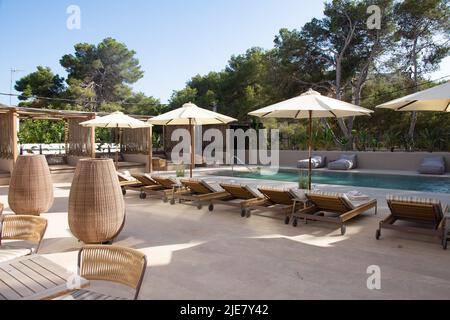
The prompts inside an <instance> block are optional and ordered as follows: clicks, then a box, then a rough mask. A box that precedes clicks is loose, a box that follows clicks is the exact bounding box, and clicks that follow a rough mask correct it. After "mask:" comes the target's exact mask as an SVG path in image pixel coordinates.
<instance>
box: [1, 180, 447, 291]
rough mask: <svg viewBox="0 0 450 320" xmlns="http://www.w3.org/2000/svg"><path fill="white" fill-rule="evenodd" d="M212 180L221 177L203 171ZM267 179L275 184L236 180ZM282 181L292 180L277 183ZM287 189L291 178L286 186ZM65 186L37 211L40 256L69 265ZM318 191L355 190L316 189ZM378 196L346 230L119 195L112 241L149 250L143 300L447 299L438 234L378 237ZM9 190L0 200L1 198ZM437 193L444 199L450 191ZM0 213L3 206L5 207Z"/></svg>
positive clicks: (72, 246) (382, 208)
mask: <svg viewBox="0 0 450 320" xmlns="http://www.w3.org/2000/svg"><path fill="white" fill-rule="evenodd" d="M207 179H208V180H210V181H211V182H213V183H218V182H220V181H222V180H223V179H225V178H222V177H220V178H219V177H208V178H207ZM235 181H236V182H246V183H251V184H259V185H261V184H264V185H267V184H272V185H276V186H280V185H281V184H280V182H274V181H260V180H258V181H254V180H248V179H246V181H242V180H239V181H238V179H235ZM282 184H283V185H289V183H282ZM290 185H292V186H294V185H295V184H290ZM69 189H70V185H69V184H57V185H55V204H54V206H53V208H52V209H51V210H50V212H49V213H47V214H44V215H43V216H44V217H45V218H47V219H48V220H49V227H48V230H47V233H46V237H45V240H44V243H43V246H42V251H41V253H42V254H44V255H45V256H46V257H48V258H49V259H51V260H53V261H55V262H56V263H59V264H61V265H63V266H64V267H66V268H69V269H71V270H76V269H75V266H76V253H77V250H78V249H79V248H80V246H81V244H80V243H79V242H78V241H77V240H76V239H74V238H73V237H72V236H71V234H70V231H69V227H68V223H67V202H68V194H69ZM321 189H322V190H337V191H348V190H352V189H354V188H351V187H350V188H347V187H337V186H336V187H333V186H326V187H325V186H321ZM359 190H362V191H363V192H365V193H368V194H370V195H371V196H373V197H376V198H377V199H378V200H379V214H378V216H374V215H373V212H372V211H370V212H368V213H366V214H365V215H364V216H362V217H360V218H357V219H356V220H354V221H352V222H351V223H350V224H349V225H348V227H347V234H346V235H345V236H341V235H340V231H339V229H338V228H337V227H336V226H333V225H330V224H326V223H309V224H308V225H303V224H300V226H299V227H297V228H294V227H292V226H291V225H289V226H286V225H284V224H283V222H282V221H281V220H275V219H270V218H266V217H261V216H256V215H254V216H252V217H251V218H250V219H245V218H241V217H240V215H239V212H238V211H234V210H231V209H229V208H227V207H223V206H216V209H215V211H214V212H213V213H212V214H211V213H209V212H208V211H207V209H206V208H205V209H203V210H200V211H199V210H197V209H196V208H194V207H191V206H186V205H180V204H177V205H175V206H170V205H169V204H164V203H162V202H161V201H160V200H155V199H147V200H140V199H139V197H138V194H137V193H135V192H132V191H130V192H128V194H127V196H126V197H125V201H126V207H127V221H126V224H125V227H124V229H123V231H122V233H121V234H120V236H119V237H118V239H117V241H116V242H115V243H116V244H117V245H122V246H130V247H133V248H137V249H139V250H142V251H143V252H144V253H146V254H147V256H148V260H149V268H148V270H147V274H146V277H145V280H144V283H143V287H142V291H141V296H140V298H141V299H448V298H450V251H444V250H443V249H442V247H441V246H440V245H439V241H438V240H437V239H433V238H430V237H427V236H416V235H409V234H402V233H397V232H394V231H389V230H386V231H384V233H383V239H382V240H380V241H377V240H375V230H376V228H377V225H378V221H379V220H380V219H381V218H383V217H385V216H386V214H387V208H386V203H385V201H384V198H385V196H386V194H387V193H396V194H405V195H406V194H408V195H410V194H411V195H417V194H419V193H416V192H401V191H400V192H399V191H389V190H381V189H366V188H359ZM7 192H8V189H7V187H0V202H3V203H7ZM422 195H424V196H434V197H435V198H439V199H441V200H442V201H444V202H446V203H450V195H444V194H422ZM6 213H10V211H9V208H6ZM370 265H378V266H380V268H381V276H382V280H381V290H376V291H371V290H368V289H367V286H366V281H367V278H368V276H369V275H368V274H367V273H366V272H367V268H368V266H370ZM94 288H96V289H97V290H98V291H100V292H104V291H106V292H107V293H110V294H111V293H112V294H118V292H119V291H117V290H118V288H116V286H111V285H110V284H104V283H101V284H95V285H94Z"/></svg>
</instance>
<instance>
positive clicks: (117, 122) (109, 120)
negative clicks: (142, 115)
mask: <svg viewBox="0 0 450 320" xmlns="http://www.w3.org/2000/svg"><path fill="white" fill-rule="evenodd" d="M80 125H81V126H83V127H90V128H115V129H117V130H118V131H119V138H118V139H117V136H116V142H118V143H119V146H120V145H121V143H122V141H121V139H122V137H121V129H123V128H128V129H138V128H149V127H151V124H149V123H145V122H143V121H140V120H138V119H135V118H132V117H130V116H127V115H126V114H124V113H123V112H119V111H117V112H114V113H111V114H110V115H107V116H104V117H97V118H95V119H92V120H89V121H85V122H82V123H80ZM117 140H118V141H117ZM115 162H116V169H118V167H119V150H117V149H116V156H115Z"/></svg>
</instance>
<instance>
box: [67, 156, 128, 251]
mask: <svg viewBox="0 0 450 320" xmlns="http://www.w3.org/2000/svg"><path fill="white" fill-rule="evenodd" d="M124 222H125V204H124V201H123V196H122V190H121V188H120V185H119V179H118V178H117V173H116V169H115V167H114V163H113V161H112V160H111V159H84V160H80V161H79V162H78V165H77V168H76V170H75V175H74V178H73V182H72V187H71V189H70V196H69V227H70V230H71V231H72V234H73V235H74V236H75V237H76V238H77V239H78V240H80V241H82V242H84V243H87V244H99V243H106V242H111V241H112V240H113V239H114V238H115V237H116V236H117V235H118V234H119V233H120V231H121V230H122V227H123V225H124Z"/></svg>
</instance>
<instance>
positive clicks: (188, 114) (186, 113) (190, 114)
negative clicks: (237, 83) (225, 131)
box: [149, 102, 237, 178]
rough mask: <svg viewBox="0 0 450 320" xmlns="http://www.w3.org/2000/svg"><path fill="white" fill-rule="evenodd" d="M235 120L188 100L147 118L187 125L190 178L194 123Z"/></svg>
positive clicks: (222, 122) (192, 159)
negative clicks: (174, 108)
mask: <svg viewBox="0 0 450 320" xmlns="http://www.w3.org/2000/svg"><path fill="white" fill-rule="evenodd" d="M233 121H237V120H236V119H234V118H231V117H228V116H225V115H223V114H220V113H217V112H213V111H210V110H206V109H202V108H199V107H198V106H196V105H195V104H193V103H191V102H189V103H186V104H184V105H183V106H182V107H181V108H178V109H176V110H172V111H169V112H167V113H164V114H162V115H160V116H157V117H154V118H152V119H150V120H149V122H150V123H151V124H154V125H163V126H171V125H173V126H180V125H182V126H186V125H188V126H189V130H190V134H191V150H190V151H191V165H190V177H191V178H192V169H193V166H194V165H195V150H194V126H195V125H213V124H227V123H230V122H233Z"/></svg>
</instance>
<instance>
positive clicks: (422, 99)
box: [377, 81, 450, 112]
mask: <svg viewBox="0 0 450 320" xmlns="http://www.w3.org/2000/svg"><path fill="white" fill-rule="evenodd" d="M377 108H383V109H391V110H396V111H405V112H406V111H410V112H412V111H434V112H450V81H448V82H446V83H444V84H441V85H438V86H435V87H433V88H430V89H426V90H423V91H420V92H416V93H413V94H410V95H408V96H406V97H403V98H399V99H395V100H392V101H389V102H386V103H383V104H381V105H379V106H377Z"/></svg>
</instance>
